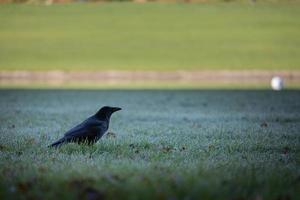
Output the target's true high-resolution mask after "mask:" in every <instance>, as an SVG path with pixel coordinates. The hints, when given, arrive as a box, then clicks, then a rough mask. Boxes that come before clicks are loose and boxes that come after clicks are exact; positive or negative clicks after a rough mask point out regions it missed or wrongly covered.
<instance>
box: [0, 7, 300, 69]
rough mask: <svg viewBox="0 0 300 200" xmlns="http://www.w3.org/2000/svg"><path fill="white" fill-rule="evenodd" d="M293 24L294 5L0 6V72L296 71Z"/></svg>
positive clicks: (298, 40) (297, 31) (299, 10)
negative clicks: (116, 70)
mask: <svg viewBox="0 0 300 200" xmlns="http://www.w3.org/2000/svg"><path fill="white" fill-rule="evenodd" d="M299 18H300V4H299V3H257V4H250V3H226V4H225V3H224V4H222V3H217V4H184V3H174V4H163V3H157V4H153V3H147V4H134V3H109V4H67V5H66V4H64V5H52V6H44V5H11V4H10V5H0V70H21V69H22V70H55V69H61V70H103V69H121V70H135V69H139V70H175V69H187V70H190V69H291V70H296V69H300V49H299V46H300V37H299V35H300V28H299V27H300V21H299Z"/></svg>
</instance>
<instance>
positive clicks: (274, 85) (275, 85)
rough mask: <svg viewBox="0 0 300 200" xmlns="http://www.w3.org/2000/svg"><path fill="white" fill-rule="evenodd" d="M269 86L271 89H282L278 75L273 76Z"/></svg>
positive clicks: (281, 80) (281, 82)
mask: <svg viewBox="0 0 300 200" xmlns="http://www.w3.org/2000/svg"><path fill="white" fill-rule="evenodd" d="M271 86H272V89H273V90H282V89H283V79H282V78H280V77H279V76H274V77H273V78H272V80H271Z"/></svg>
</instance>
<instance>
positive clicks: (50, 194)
mask: <svg viewBox="0 0 300 200" xmlns="http://www.w3.org/2000/svg"><path fill="white" fill-rule="evenodd" d="M0 96H1V98H0V112H1V113H0V121H1V122H0V198H1V199H15V198H22V199H50V198H55V199H57V198H65V199H71V198H75V197H76V198H86V199H95V198H98V199H116V198H119V199H199V198H201V197H202V199H297V198H298V197H299V195H300V193H299V190H297V188H298V189H299V184H300V181H299V177H300V171H299V162H300V160H299V158H300V149H299V147H300V135H299V130H300V114H299V113H300V101H299V99H300V92H299V91H293V90H290V91H282V92H273V91H265V90H260V91H256V90H249V91H242V90H236V91H234V90H227V91H217V90H213V91H211V90H172V91H171V90H155V91H154V90H148V91H147V90H146V91H138V90H136V91H133V90H127V91H118V90H80V91H79V90H0ZM102 105H113V106H120V107H122V108H123V110H122V111H121V112H119V113H116V114H115V115H113V116H112V119H111V127H110V132H112V133H111V134H110V135H109V136H105V137H103V138H102V139H101V140H100V141H99V142H98V143H97V144H96V145H94V146H90V147H88V146H79V145H75V144H69V145H65V146H63V147H62V148H60V149H57V150H55V149H49V148H47V145H49V144H50V143H51V142H53V141H55V140H56V139H58V138H59V137H60V136H61V135H62V134H63V133H64V131H66V130H68V129H69V128H71V127H72V126H73V125H75V124H77V123H78V122H80V121H82V120H83V119H85V118H86V117H87V116H89V115H92V114H94V112H95V111H96V110H97V109H98V108H99V107H100V106H102Z"/></svg>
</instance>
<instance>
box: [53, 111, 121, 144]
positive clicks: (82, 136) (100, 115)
mask: <svg viewBox="0 0 300 200" xmlns="http://www.w3.org/2000/svg"><path fill="white" fill-rule="evenodd" d="M119 110H121V108H117V107H109V106H104V107H102V108H101V109H100V110H99V111H98V112H97V113H96V114H95V115H93V116H91V117H89V118H87V119H86V120H85V121H83V122H82V123H81V124H79V125H77V126H75V127H74V128H72V129H70V130H69V131H68V132H66V133H65V135H64V137H63V138H61V139H60V140H58V141H57V142H54V143H53V144H51V145H50V146H49V147H57V146H59V145H62V144H64V143H68V142H76V143H87V144H94V143H95V142H97V141H98V140H99V139H100V138H101V137H102V136H103V135H104V134H105V132H106V131H107V130H108V127H109V120H110V116H111V114H112V113H114V112H116V111H119Z"/></svg>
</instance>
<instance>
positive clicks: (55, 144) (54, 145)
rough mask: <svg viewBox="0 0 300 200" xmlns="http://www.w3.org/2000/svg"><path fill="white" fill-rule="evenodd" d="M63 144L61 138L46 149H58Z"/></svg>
mask: <svg viewBox="0 0 300 200" xmlns="http://www.w3.org/2000/svg"><path fill="white" fill-rule="evenodd" d="M64 142H65V138H62V139H60V140H58V141H56V142H54V143H53V144H51V145H49V146H48V147H59V146H60V145H62V144H63V143H64Z"/></svg>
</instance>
